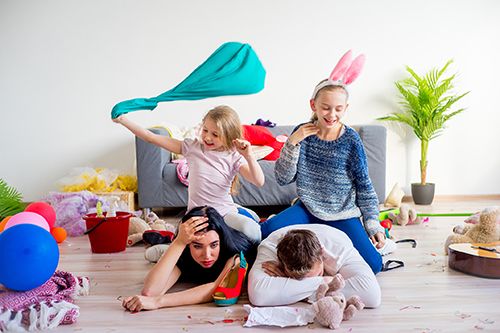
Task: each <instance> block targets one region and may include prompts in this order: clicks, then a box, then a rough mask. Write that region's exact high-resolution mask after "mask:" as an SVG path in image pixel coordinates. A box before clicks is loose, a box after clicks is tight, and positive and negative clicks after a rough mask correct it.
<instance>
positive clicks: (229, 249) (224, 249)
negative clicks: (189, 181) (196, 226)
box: [182, 206, 257, 258]
mask: <svg viewBox="0 0 500 333" xmlns="http://www.w3.org/2000/svg"><path fill="white" fill-rule="evenodd" d="M193 216H206V217H208V221H207V222H208V226H207V227H206V228H205V229H202V230H200V232H207V231H210V230H214V231H215V232H216V233H217V234H218V235H219V238H220V248H221V254H223V255H224V256H225V255H226V254H227V258H229V257H232V256H233V255H235V254H237V253H239V252H240V251H243V252H244V253H245V254H246V252H248V251H249V250H251V249H252V248H253V247H255V246H256V245H257V244H255V243H254V242H252V241H251V240H250V239H249V238H248V237H247V236H245V234H243V233H242V232H240V231H238V230H236V229H233V228H231V227H230V226H228V225H227V224H226V222H225V221H224V218H223V217H222V216H221V215H220V214H219V212H217V210H215V208H213V207H209V206H200V207H195V208H193V209H191V210H190V211H189V212H187V213H186V215H184V217H183V218H182V223H184V222H185V221H187V220H189V219H190V218H191V217H193Z"/></svg>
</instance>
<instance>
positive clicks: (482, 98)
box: [0, 0, 500, 201]
mask: <svg viewBox="0 0 500 333" xmlns="http://www.w3.org/2000/svg"><path fill="white" fill-rule="evenodd" d="M498 17H500V2H499V1H496V0H489V1H488V0H478V1H465V0H449V1H448V0H446V1H397V0H392V1H391V0H384V1H361V0H357V1H345V0H342V1H337V0H316V1H286V0H273V1H269V0H254V1H241V0H224V1H202V0H200V1H192V0H186V1H166V0H164V1H161V0H156V1H139V0H137V1H132V0H129V1H122V0H113V1H101V0H99V1H98V0H87V1H68V0H60V1H55V0H47V1H19V0H1V1H0V101H1V108H0V110H1V111H0V112H1V118H0V124H1V131H0V139H1V141H0V142H1V143H0V144H1V152H0V156H1V160H2V161H1V163H0V178H3V179H5V180H6V181H7V182H8V183H9V184H10V185H12V186H14V187H16V188H17V189H18V190H20V191H21V192H22V193H23V194H24V198H25V200H29V201H31V200H37V199H39V198H41V197H42V196H43V195H45V194H46V193H47V192H48V191H50V190H56V189H57V188H56V185H55V183H56V181H57V180H58V179H59V178H61V177H63V176H65V175H66V174H67V173H68V172H69V171H70V170H71V169H72V168H73V167H77V166H93V167H106V168H119V169H121V170H123V171H124V172H133V171H134V144H133V136H132V135H131V134H129V133H128V132H127V131H126V130H125V129H124V128H122V127H120V126H118V125H115V124H114V123H112V122H111V120H110V111H111V108H112V107H113V105H114V104H115V103H117V102H119V101H122V100H125V99H130V98H135V97H151V96H155V95H157V94H159V93H162V92H164V91H166V90H168V89H170V88H172V87H173V86H174V85H176V84H177V83H179V82H180V81H181V80H182V79H183V78H185V77H186V76H187V75H188V74H189V73H190V72H191V71H192V70H193V69H194V68H195V67H196V66H197V65H199V64H200V63H201V62H202V61H203V60H204V59H205V58H206V57H208V56H209V55H210V54H211V53H212V52H213V51H214V50H215V49H216V48H217V47H218V46H219V45H220V44H222V43H223V42H226V41H241V42H248V43H250V44H251V45H252V46H253V48H254V49H255V50H256V52H257V54H258V55H259V56H260V58H261V60H262V62H263V63H264V65H265V67H266V69H267V80H266V88H265V89H264V90H263V91H262V92H261V93H259V94H257V95H249V96H237V97H221V98H214V99H209V100H204V101H196V102H173V103H163V104H160V106H159V107H158V108H157V109H156V110H154V111H153V112H147V111H142V112H136V113H133V114H131V115H130V117H131V118H132V119H133V120H135V121H137V122H139V123H140V124H142V125H143V126H149V125H155V124H159V123H161V122H170V123H175V124H177V125H179V126H183V125H194V124H195V123H196V122H197V121H198V120H199V119H200V118H201V117H202V115H203V114H204V112H205V111H207V110H208V109H209V108H211V107H212V106H215V105H218V104H229V105H231V106H233V107H234V108H235V109H236V110H238V112H239V114H240V116H241V118H242V121H243V122H244V123H251V122H252V121H255V120H256V119H257V118H259V117H262V118H265V119H271V120H273V121H275V122H277V123H279V124H296V123H299V122H302V121H304V120H306V119H307V118H308V116H309V111H308V98H309V96H310V93H311V90H312V89H313V87H314V85H315V84H316V83H317V82H318V81H319V80H320V79H323V78H324V77H325V76H326V75H328V74H329V72H330V71H331V69H332V68H333V66H334V65H335V63H336V61H337V60H338V59H339V57H340V56H341V55H342V54H343V53H344V52H345V51H346V50H348V49H350V48H352V49H353V50H354V52H355V53H359V52H364V53H365V54H366V56H367V62H366V65H365V70H364V72H363V73H362V75H361V76H360V78H359V79H358V81H357V82H355V83H354V85H353V86H352V88H351V94H352V98H351V101H350V102H351V107H350V111H349V114H348V116H347V119H346V122H347V123H350V124H360V123H377V122H376V121H375V120H374V119H375V118H376V117H379V116H382V115H385V114H387V113H389V112H391V111H394V110H396V107H397V105H396V101H397V98H396V96H397V95H396V90H395V87H394V84H393V82H394V81H395V80H398V79H401V78H403V77H404V76H405V75H406V74H405V72H404V66H405V65H410V66H411V67H413V68H414V69H416V70H417V71H418V72H423V71H427V70H428V69H430V68H431V67H435V66H442V65H443V64H444V63H445V62H446V60H447V59H449V58H453V59H454V60H455V63H454V64H453V65H452V67H451V70H452V71H453V72H458V73H459V77H458V80H457V84H456V89H457V91H460V92H463V91H467V90H471V93H470V94H469V96H467V97H466V98H464V99H463V101H462V102H461V104H460V105H459V106H465V107H467V108H468V110H467V111H466V112H465V113H463V114H462V115H459V116H458V117H456V119H454V120H451V121H450V124H449V128H448V129H447V130H446V131H445V132H444V134H443V136H442V137H439V138H438V139H436V140H435V141H433V142H431V145H430V151H429V171H428V179H429V181H434V182H436V183H437V184H438V185H437V194H498V193H500V172H499V171H500V154H499V152H500V139H499V136H498V128H499V124H500V110H499V109H498V103H497V100H498V97H497V96H498V91H497V89H496V88H497V84H498V78H499V77H500V67H499V65H498V54H499V52H498V51H499V42H498V33H499V31H500V21H499V20H498ZM450 72H451V71H450ZM414 141H415V140H413V139H412V136H411V135H408V136H406V137H401V136H400V135H399V134H398V131H396V130H394V129H393V128H390V130H389V137H388V154H389V160H388V169H387V172H388V175H387V188H388V190H389V189H390V188H391V187H392V185H393V183H395V182H400V183H401V184H404V185H405V190H406V191H407V193H408V184H409V183H410V182H411V181H417V180H418V175H419V170H418V159H419V156H418V154H419V150H418V144H416V143H415V142H414Z"/></svg>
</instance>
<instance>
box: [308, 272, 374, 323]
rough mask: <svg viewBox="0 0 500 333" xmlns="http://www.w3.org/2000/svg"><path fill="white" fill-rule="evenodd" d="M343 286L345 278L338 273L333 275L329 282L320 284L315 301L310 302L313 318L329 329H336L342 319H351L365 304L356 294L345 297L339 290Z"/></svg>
mask: <svg viewBox="0 0 500 333" xmlns="http://www.w3.org/2000/svg"><path fill="white" fill-rule="evenodd" d="M344 286H345V280H344V278H343V277H342V275H340V274H336V275H335V276H334V277H333V281H332V282H330V284H328V285H327V284H326V283H324V284H322V285H320V286H319V288H318V291H317V292H316V299H317V301H316V302H314V303H313V304H312V309H313V311H314V312H315V314H316V316H315V320H316V321H317V322H318V323H320V324H321V325H323V326H325V327H328V328H330V329H337V328H339V327H340V323H341V322H342V321H343V320H349V319H351V318H352V317H353V316H354V315H355V314H356V312H358V311H359V310H362V309H363V308H364V307H365V305H364V304H363V302H362V301H361V299H360V298H359V297H358V296H352V297H350V298H349V299H347V300H346V299H345V296H344V294H342V293H341V292H340V290H341V289H342V288H343V287H344Z"/></svg>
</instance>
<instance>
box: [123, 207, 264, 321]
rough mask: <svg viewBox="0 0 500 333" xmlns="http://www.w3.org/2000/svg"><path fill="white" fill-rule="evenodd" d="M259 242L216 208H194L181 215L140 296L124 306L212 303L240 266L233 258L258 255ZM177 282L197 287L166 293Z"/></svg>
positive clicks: (126, 300)
mask: <svg viewBox="0 0 500 333" xmlns="http://www.w3.org/2000/svg"><path fill="white" fill-rule="evenodd" d="M256 245H257V244H255V243H254V242H252V241H251V240H250V239H248V238H247V237H246V236H245V235H244V234H242V233H241V232H239V231H237V230H235V229H233V228H231V227H229V226H227V225H226V224H225V222H224V219H223V218H222V216H221V215H220V214H219V213H217V211H216V210H215V209H214V208H212V207H206V206H204V207H196V208H193V209H192V210H190V211H189V212H188V213H187V214H186V215H185V216H184V217H183V218H182V222H181V223H180V224H179V231H178V234H177V236H176V237H175V239H174V241H173V242H172V244H171V245H170V246H169V248H168V249H167V251H166V252H165V254H164V255H163V256H162V258H161V259H160V260H159V261H158V263H157V264H156V265H155V266H154V267H153V269H151V271H150V272H149V273H148V275H147V276H146V279H145V281H144V288H143V289H142V292H141V295H135V296H129V297H125V298H124V299H123V301H122V306H123V307H124V308H125V309H127V310H129V311H131V312H137V311H141V310H153V309H159V308H164V307H172V306H180V305H190V304H200V303H207V302H210V301H212V297H213V294H214V291H215V289H216V288H217V286H219V285H220V284H221V282H222V280H223V279H224V276H225V273H226V272H227V271H229V270H230V269H231V267H232V266H234V265H239V262H238V259H237V258H236V259H235V258H233V257H234V256H235V255H238V254H239V253H240V252H243V253H245V255H246V257H247V259H249V258H252V257H255V249H256ZM252 253H253V255H252ZM177 281H182V282H191V283H196V284H197V286H196V287H193V288H190V289H187V290H183V291H178V292H173V293H167V291H168V290H169V289H170V288H171V287H172V286H173V285H174V284H175V283H176V282H177Z"/></svg>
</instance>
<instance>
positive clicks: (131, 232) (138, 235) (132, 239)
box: [127, 216, 151, 246]
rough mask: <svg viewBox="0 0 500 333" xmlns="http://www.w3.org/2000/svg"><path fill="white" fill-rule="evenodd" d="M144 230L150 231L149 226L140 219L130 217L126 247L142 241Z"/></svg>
mask: <svg viewBox="0 0 500 333" xmlns="http://www.w3.org/2000/svg"><path fill="white" fill-rule="evenodd" d="M146 230H151V227H150V226H149V224H147V223H146V221H144V220H143V219H141V218H140V217H136V216H134V217H131V218H130V220H129V228H128V237H127V246H132V245H134V244H137V243H138V242H140V241H142V234H143V233H144V231H146Z"/></svg>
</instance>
